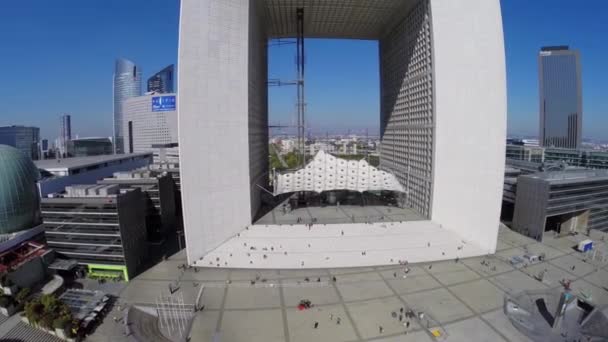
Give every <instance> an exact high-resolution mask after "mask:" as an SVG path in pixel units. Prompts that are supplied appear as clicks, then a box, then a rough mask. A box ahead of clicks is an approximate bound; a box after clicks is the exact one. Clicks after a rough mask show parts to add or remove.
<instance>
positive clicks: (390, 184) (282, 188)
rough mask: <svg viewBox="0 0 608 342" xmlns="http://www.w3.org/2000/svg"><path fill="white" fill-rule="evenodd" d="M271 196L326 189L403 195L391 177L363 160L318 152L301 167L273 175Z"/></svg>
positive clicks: (400, 187)
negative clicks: (392, 192) (399, 193)
mask: <svg viewBox="0 0 608 342" xmlns="http://www.w3.org/2000/svg"><path fill="white" fill-rule="evenodd" d="M274 184H275V186H274V195H275V196H276V195H280V194H284V193H288V192H296V191H314V192H318V193H320V192H323V191H330V190H350V191H359V192H364V191H380V190H390V191H398V192H405V191H404V189H403V186H401V184H400V183H399V181H398V180H397V178H396V177H395V175H394V174H392V173H390V172H387V171H382V170H379V169H378V168H376V167H373V166H371V165H370V164H369V163H368V162H367V161H365V160H363V159H362V160H346V159H342V158H337V157H334V156H332V155H331V154H328V153H325V152H324V151H322V150H321V151H319V152H318V153H317V154H316V155H315V157H314V158H313V160H311V161H310V162H309V163H308V164H307V165H306V166H305V167H304V168H302V169H298V170H295V171H290V172H286V173H280V174H279V173H277V174H276V175H275V179H274Z"/></svg>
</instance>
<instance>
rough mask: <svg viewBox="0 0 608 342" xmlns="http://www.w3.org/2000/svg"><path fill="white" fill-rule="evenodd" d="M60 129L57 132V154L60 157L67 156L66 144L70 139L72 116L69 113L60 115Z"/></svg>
mask: <svg viewBox="0 0 608 342" xmlns="http://www.w3.org/2000/svg"><path fill="white" fill-rule="evenodd" d="M60 127H61V129H60V132H59V154H60V155H61V157H62V158H66V157H68V144H69V143H70V141H71V140H72V117H71V116H70V115H69V114H63V115H62V116H61V125H60Z"/></svg>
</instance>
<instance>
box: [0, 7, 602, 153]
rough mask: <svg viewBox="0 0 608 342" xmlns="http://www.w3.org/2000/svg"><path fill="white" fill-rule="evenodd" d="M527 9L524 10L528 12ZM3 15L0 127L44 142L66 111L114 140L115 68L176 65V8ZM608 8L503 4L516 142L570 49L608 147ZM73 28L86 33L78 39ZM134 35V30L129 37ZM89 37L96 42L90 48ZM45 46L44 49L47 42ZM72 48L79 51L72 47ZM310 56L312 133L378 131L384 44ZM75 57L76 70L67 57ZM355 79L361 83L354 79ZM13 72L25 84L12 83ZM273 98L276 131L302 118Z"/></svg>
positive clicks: (280, 64) (274, 93) (275, 57)
mask: <svg viewBox="0 0 608 342" xmlns="http://www.w3.org/2000/svg"><path fill="white" fill-rule="evenodd" d="M122 5H124V6H126V7H127V8H126V9H125V11H124V13H123V12H121V11H117V10H116V9H117V8H118V6H122ZM524 5H525V7H526V11H521V7H522V6H524ZM2 7H6V10H7V11H9V12H14V13H15V15H14V16H11V17H12V18H23V17H25V18H27V20H21V21H22V22H16V21H15V20H13V19H12V18H8V20H5V21H4V22H3V23H1V24H0V27H2V28H4V30H3V32H5V33H3V34H2V35H5V36H6V37H3V38H5V41H7V44H6V45H7V46H8V51H7V53H6V54H5V58H6V59H7V61H8V62H9V63H11V64H12V65H14V67H13V68H11V70H8V74H9V75H7V77H9V78H13V79H17V81H15V82H14V84H13V85H12V87H11V88H8V89H5V90H4V91H3V92H1V94H2V95H0V101H2V103H3V107H4V111H3V115H0V125H13V124H14V125H27V126H37V127H40V128H41V138H48V139H49V140H51V141H53V140H54V139H55V138H56V137H57V136H56V135H57V134H56V132H57V131H58V128H59V127H58V123H57V121H56V118H57V115H58V113H62V112H69V113H71V114H72V115H73V116H74V118H76V120H75V124H74V127H73V128H72V129H73V132H74V133H77V134H78V135H79V136H111V135H112V112H113V110H112V88H111V87H112V85H111V74H112V67H113V62H114V60H115V59H116V58H119V57H126V58H129V59H130V60H133V61H134V62H135V63H136V64H137V65H138V66H140V67H141V69H143V71H144V73H143V74H142V80H147V79H148V78H149V77H150V76H151V75H153V74H154V73H155V72H157V71H158V70H161V69H162V68H163V67H165V66H166V65H168V64H172V63H175V62H176V60H177V34H178V32H177V31H178V4H177V2H166V1H153V2H152V6H140V5H139V4H138V2H137V1H134V2H132V3H129V4H122V3H119V2H117V1H110V2H109V3H104V5H103V6H102V5H101V3H99V4H88V5H83V4H82V3H80V2H76V1H68V2H67V3H65V4H64V6H62V7H61V8H57V6H55V7H52V6H50V5H46V4H44V3H42V2H41V3H40V5H39V6H32V5H31V3H29V4H23V3H21V4H3V5H2ZM131 7H133V8H137V10H138V11H139V12H141V13H140V14H141V18H138V19H135V20H141V21H142V22H144V21H154V22H157V23H159V24H158V25H155V26H153V27H139V26H137V25H133V20H134V18H133V17H132V16H129V15H127V13H128V12H129V11H128V10H127V9H129V8H131ZM142 7H145V8H143V9H142ZM607 8H608V5H607V4H604V3H603V2H602V1H599V0H594V1H589V2H588V3H587V4H586V6H577V5H576V4H574V3H571V2H568V1H563V0H560V1H556V2H553V3H552V6H551V7H550V8H547V7H546V6H544V5H543V4H542V3H538V2H535V3H525V4H524V3H523V0H515V1H502V11H503V22H504V31H505V45H506V56H507V76H508V100H509V101H508V104H509V109H508V114H509V115H508V123H509V125H508V128H509V129H508V133H509V134H510V135H527V136H535V135H537V133H538V121H539V120H538V116H539V113H538V80H537V73H538V65H537V64H538V63H537V59H536V55H537V52H538V50H539V49H540V48H541V47H542V46H544V45H569V46H571V47H572V48H574V49H577V50H579V51H580V52H581V56H582V57H581V64H582V72H583V98H584V103H583V108H584V112H585V119H584V121H583V139H589V138H592V139H600V140H608V133H605V132H604V131H605V130H604V129H603V127H606V126H607V125H608V115H606V114H607V113H608V104H606V103H604V102H603V101H602V99H603V94H605V93H606V92H607V91H608V89H607V88H608V86H607V85H606V84H605V83H604V82H603V79H604V78H605V75H606V69H605V68H604V66H603V62H602V58H603V56H604V55H605V53H604V50H605V47H603V46H598V44H595V42H596V41H597V40H598V39H600V38H601V32H604V31H605V30H606V25H607V24H606V23H605V22H604V21H602V20H599V19H600V18H599V16H600V15H601V13H603V11H605V10H606V9H607ZM547 11H548V12H547ZM25 13H27V15H25ZM19 14H24V15H19ZM541 14H542V15H541ZM92 18H95V19H94V20H92ZM539 18H540V19H539ZM565 21H568V22H572V23H573V24H572V25H568V26H567V27H564V26H563V25H561V24H560V23H562V22H565ZM74 27H78V28H79V30H73V28H74ZM127 27H128V28H129V30H128V32H125V28H127ZM150 30H152V31H153V32H150ZM8 32H10V34H7V33H8ZM89 36H95V37H96V38H97V39H95V40H87V39H86V38H87V37H89ZM41 39H45V41H44V42H40V40H41ZM73 40H76V41H79V42H80V44H67V43H66V42H68V41H73ZM38 43H40V44H38ZM328 46H333V48H330V49H328ZM59 47H61V48H59ZM307 49H308V57H307V68H308V74H307V82H308V83H307V84H308V85H309V86H308V87H307V88H308V89H310V90H309V91H308V92H307V102H308V109H307V114H308V118H309V123H310V124H311V128H312V130H313V131H315V130H316V131H324V130H329V131H331V130H339V129H349V128H352V129H361V130H363V129H365V128H369V130H375V129H377V128H378V126H379V122H376V121H377V119H376V117H377V113H378V111H379V99H378V96H379V94H378V93H377V92H376V91H375V90H374V89H376V88H377V82H379V80H378V78H379V76H378V74H379V71H378V70H377V68H375V67H364V66H365V65H367V66H369V65H372V66H373V65H375V64H376V63H374V62H373V61H374V59H376V60H377V58H378V56H377V55H378V53H377V52H378V51H377V43H376V42H375V41H338V42H335V41H327V40H312V39H310V40H307ZM70 54H72V55H73V56H74V57H75V58H76V59H77V62H73V61H72V59H71V58H68V56H69V55H70ZM33 55H45V56H46V57H47V58H46V60H45V63H44V64H41V63H32V60H31V57H27V56H33ZM269 55H270V60H271V64H270V71H269V77H271V78H273V77H278V78H281V79H290V78H293V75H294V74H295V66H294V64H293V60H294V58H293V57H294V51H293V47H292V46H289V45H287V46H281V47H274V46H273V47H271V48H270V51H269ZM23 56H26V57H25V58H23ZM68 60H69V61H70V62H67V61H68ZM370 60H371V62H370ZM68 64H72V66H71V68H72V69H71V70H76V71H77V72H73V73H70V74H65V73H64V75H62V78H65V79H62V80H61V81H60V82H57V79H58V76H57V73H62V72H63V71H64V70H65V69H66V68H67V67H68ZM49 65H52V66H53V68H49ZM26 68H27V69H26ZM26 70H27V72H25V71H26ZM355 70H356V71H357V76H356V79H354V78H353V77H355V76H352V75H354V72H353V71H355ZM24 72H25V74H26V75H25V76H23V74H24ZM13 73H16V74H19V75H20V76H19V77H16V76H11V75H12V74H13ZM55 83H56V85H55ZM51 84H53V86H52V87H51V86H50V85H51ZM33 85H36V87H40V88H42V87H44V88H45V89H46V91H45V92H44V93H37V96H39V99H38V100H37V101H30V99H29V98H28V96H25V94H27V93H28V89H29V91H30V92H31V89H32V87H33ZM319 85H321V86H319ZM315 89H316V90H315ZM269 93H270V111H269V112H270V117H271V122H272V123H279V122H280V123H281V124H289V123H290V122H291V121H292V118H293V117H294V116H295V114H294V113H295V105H294V102H295V101H294V99H295V90H294V89H293V88H292V87H281V88H271V89H270V90H269ZM65 94H70V97H69V99H70V100H66V98H65ZM352 99H357V100H356V101H352ZM344 122H348V125H344Z"/></svg>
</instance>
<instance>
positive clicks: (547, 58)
mask: <svg viewBox="0 0 608 342" xmlns="http://www.w3.org/2000/svg"><path fill="white" fill-rule="evenodd" d="M538 68H539V69H538V77H539V86H540V88H539V89H540V94H539V95H540V96H539V98H540V126H539V127H540V134H539V137H540V144H541V146H546V147H560V148H579V147H580V145H581V139H582V123H583V98H582V86H581V64H580V54H579V52H578V51H577V50H570V49H569V48H568V47H567V46H549V47H543V48H541V50H540V53H539V56H538Z"/></svg>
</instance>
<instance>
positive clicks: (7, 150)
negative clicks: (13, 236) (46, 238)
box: [0, 145, 40, 234]
mask: <svg viewBox="0 0 608 342" xmlns="http://www.w3.org/2000/svg"><path fill="white" fill-rule="evenodd" d="M38 177H39V173H38V169H37V168H36V166H35V165H34V163H33V162H32V160H31V159H30V158H29V157H27V156H26V155H24V154H23V153H21V151H19V150H17V149H16V148H13V147H10V146H7V145H0V234H9V233H14V232H17V231H20V230H25V229H30V228H33V227H34V226H35V225H37V224H38V223H39V219H40V212H39V203H40V200H39V197H38V189H37V186H36V181H37V180H38Z"/></svg>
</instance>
